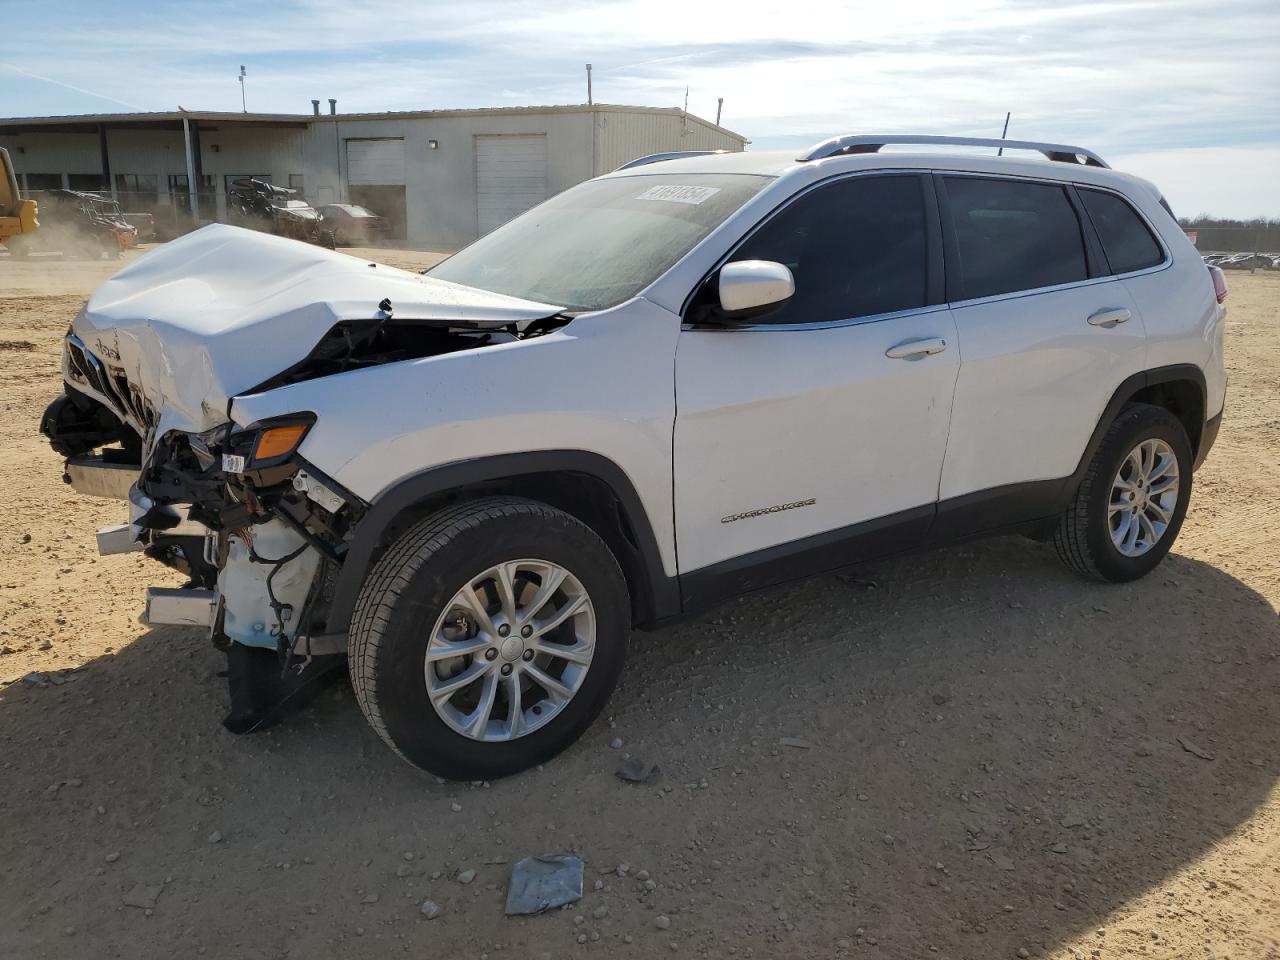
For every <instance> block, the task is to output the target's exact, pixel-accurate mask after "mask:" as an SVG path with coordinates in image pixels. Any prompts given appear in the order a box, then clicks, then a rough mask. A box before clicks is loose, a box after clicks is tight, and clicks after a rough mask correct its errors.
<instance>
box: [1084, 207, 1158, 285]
mask: <svg viewBox="0 0 1280 960" xmlns="http://www.w3.org/2000/svg"><path fill="white" fill-rule="evenodd" d="M1079 192H1080V199H1081V200H1083V201H1084V208H1085V210H1087V211H1088V212H1089V219H1090V220H1092V221H1093V228H1094V229H1095V230H1097V231H1098V239H1099V240H1101V241H1102V250H1103V252H1104V253H1105V254H1106V255H1107V262H1108V263H1109V264H1110V265H1111V272H1112V273H1129V272H1131V271H1133V270H1145V269H1146V268H1147V267H1154V266H1155V265H1156V264H1157V263H1160V262H1161V261H1162V260H1164V251H1163V250H1161V249H1160V244H1158V243H1157V242H1156V239H1155V237H1153V236H1152V235H1151V231H1150V230H1148V229H1147V225H1146V224H1145V223H1143V222H1142V218H1141V217H1140V216H1138V214H1137V211H1135V210H1134V209H1133V207H1131V206H1129V204H1128V203H1126V202H1125V201H1124V200H1122V199H1120V198H1119V197H1117V196H1116V195H1115V194H1114V193H1103V192H1102V191H1101V190H1087V189H1083V188H1082V189H1080V191H1079Z"/></svg>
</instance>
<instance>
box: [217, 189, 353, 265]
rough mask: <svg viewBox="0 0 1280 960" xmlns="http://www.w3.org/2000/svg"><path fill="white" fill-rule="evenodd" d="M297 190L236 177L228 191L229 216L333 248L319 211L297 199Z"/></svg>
mask: <svg viewBox="0 0 1280 960" xmlns="http://www.w3.org/2000/svg"><path fill="white" fill-rule="evenodd" d="M296 193H297V191H296V190H290V189H289V188H288V187H277V186H275V185H274V184H271V183H268V182H267V181H265V180H258V179H256V178H254V177H242V178H241V179H239V180H233V181H232V182H231V189H230V190H229V191H228V192H227V218H228V219H229V220H230V221H231V223H233V224H235V225H236V226H239V227H249V228H251V229H254V230H261V231H263V232H265V233H274V234H276V235H277V236H281V237H289V238H290V239H291V240H302V241H304V242H306V243H315V244H319V245H320V246H322V247H328V248H329V249H331V250H332V249H333V245H334V241H333V234H332V233H331V232H330V231H329V230H328V229H327V228H326V227H324V226H323V225H322V224H321V222H320V213H319V211H317V210H316V209H315V208H314V207H313V206H311V204H309V203H307V202H306V201H305V200H298V199H294V194H296Z"/></svg>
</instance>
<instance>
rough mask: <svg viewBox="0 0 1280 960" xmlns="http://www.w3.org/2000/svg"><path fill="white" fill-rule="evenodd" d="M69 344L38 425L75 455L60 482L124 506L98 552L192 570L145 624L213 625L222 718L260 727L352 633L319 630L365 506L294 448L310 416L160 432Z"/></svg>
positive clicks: (150, 604)
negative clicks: (225, 702)
mask: <svg viewBox="0 0 1280 960" xmlns="http://www.w3.org/2000/svg"><path fill="white" fill-rule="evenodd" d="M67 352H68V356H69V357H70V358H71V359H69V361H68V362H67V364H66V372H67V380H68V382H67V385H66V389H65V393H64V394H63V396H60V397H58V398H57V399H56V400H55V401H54V402H53V403H52V404H50V406H49V408H48V409H47V410H46V411H45V414H44V417H43V418H42V421H41V432H42V433H43V434H44V435H45V436H46V437H47V438H48V439H49V441H50V443H51V445H52V446H53V448H54V449H55V450H56V451H58V452H59V453H61V454H63V455H64V456H65V457H66V458H67V460H66V464H65V469H64V476H63V479H64V481H65V482H67V483H69V484H71V485H72V486H73V487H74V488H75V489H76V490H77V491H78V492H80V493H84V494H88V495H92V496H99V497H112V498H120V499H125V500H127V501H128V503H129V522H128V523H125V524H121V525H119V526H116V527H109V528H106V529H104V530H100V531H99V532H98V547H99V552H101V553H103V554H113V553H124V552H130V551H138V550H140V551H142V552H144V553H145V554H146V555H147V556H148V557H150V558H151V559H154V560H157V561H159V562H161V563H163V564H165V565H166V566H169V567H171V568H173V569H175V570H178V571H180V572H181V573H182V574H183V575H184V576H186V577H187V582H186V584H185V585H184V586H182V587H180V588H166V587H152V588H150V589H149V590H148V592H147V606H146V612H145V614H144V621H145V622H147V623H148V624H150V625H153V626H155V625H182V626H191V627H202V628H205V629H207V630H208V631H209V636H210V638H211V640H212V641H213V643H214V645H215V646H217V647H218V648H219V649H222V650H224V651H226V652H227V654H228V658H229V670H228V676H229V680H230V687H231V702H232V709H231V713H230V714H229V715H228V716H227V718H226V719H225V720H224V724H225V725H226V726H227V728H228V729H230V730H232V731H233V732H237V733H241V732H249V731H251V730H255V729H258V728H260V727H262V726H264V725H265V724H266V723H268V722H270V720H271V719H273V718H274V717H275V716H276V715H277V713H278V712H279V710H280V708H281V707H282V706H283V705H284V704H285V703H286V702H289V701H291V700H296V699H297V698H298V695H299V694H300V693H301V692H302V691H304V690H305V689H307V688H308V687H309V686H311V684H312V681H313V679H318V678H319V676H321V675H323V674H325V673H328V672H330V671H331V670H333V669H337V668H340V666H341V663H342V660H343V657H344V655H345V637H344V636H343V635H341V634H333V635H329V634H324V633H323V631H322V627H323V624H324V623H325V613H326V610H327V605H328V601H329V599H330V593H331V590H332V584H333V582H334V580H335V576H336V572H337V568H338V566H339V565H340V564H341V562H342V558H343V554H344V552H345V550H346V542H347V539H348V535H349V533H350V531H351V528H352V527H353V525H354V524H356V523H357V522H358V521H359V518H360V516H361V515H362V514H363V512H364V510H365V508H366V506H367V505H366V504H364V503H363V502H362V501H361V500H360V499H359V498H358V497H355V496H354V495H353V494H350V493H349V492H347V491H345V490H343V489H342V488H341V486H340V485H338V484H337V483H336V482H334V481H333V480H331V479H329V478H328V477H325V476H323V475H322V474H321V472H320V471H318V470H317V469H316V468H315V467H313V466H311V465H309V464H307V463H306V462H305V461H303V460H302V459H301V458H299V457H298V456H297V450H298V447H299V446H300V445H301V443H302V440H303V439H304V438H305V436H306V434H307V432H308V431H309V430H310V429H311V427H312V426H313V424H314V422H315V417H314V416H313V415H311V414H309V413H300V414H298V415H296V416H289V417H278V418H273V419H272V420H270V421H266V422H262V423H256V424H253V425H251V426H248V427H243V428H241V427H237V426H235V425H234V424H231V423H227V424H223V425H220V426H218V427H215V428H213V429H210V430H206V431H203V432H200V433H187V432H182V431H170V432H168V433H166V434H165V435H163V436H161V437H158V438H156V437H155V436H154V434H153V433H150V434H149V433H148V431H149V430H152V429H153V422H154V414H153V412H151V411H148V410H147V409H146V407H145V404H143V403H141V402H133V395H132V394H131V393H130V392H129V391H128V390H127V387H126V383H127V380H126V379H125V378H124V377H123V376H121V377H119V378H117V377H116V376H114V372H113V370H112V365H111V362H110V361H109V360H107V361H105V362H104V361H103V360H101V359H99V358H97V357H96V356H94V355H93V354H91V353H89V352H88V351H87V350H85V348H84V346H83V344H82V343H80V342H79V341H78V339H76V338H75V337H74V336H72V337H69V338H68V344H67ZM91 394H94V395H96V397H95V396H93V395H91ZM140 430H141V432H140Z"/></svg>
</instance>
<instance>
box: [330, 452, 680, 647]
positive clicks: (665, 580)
mask: <svg viewBox="0 0 1280 960" xmlns="http://www.w3.org/2000/svg"><path fill="white" fill-rule="evenodd" d="M566 474H569V475H578V476H585V477H587V478H590V479H593V480H596V481H598V482H600V483H603V484H604V485H605V486H606V487H607V488H608V489H609V491H610V493H611V494H612V495H613V496H614V498H615V499H616V502H617V503H618V506H619V509H620V510H621V512H622V515H623V518H624V519H625V522H626V524H627V525H628V527H629V532H630V534H631V536H632V537H633V538H634V545H635V556H634V557H633V558H631V559H633V560H634V561H635V563H636V564H637V567H638V572H639V573H640V574H641V575H640V576H639V577H637V578H634V579H635V580H638V581H639V582H630V581H631V578H629V582H630V586H631V589H632V591H633V594H634V595H633V598H632V606H633V611H634V617H635V620H636V623H637V625H639V626H645V625H648V624H651V623H654V622H657V621H659V620H665V619H668V618H670V617H673V616H676V615H678V614H679V612H680V608H681V602H680V589H679V582H678V580H677V578H675V577H669V576H667V574H666V572H665V570H664V569H663V565H662V555H661V552H660V550H659V548H658V540H657V537H656V536H655V535H654V531H653V525H652V523H651V522H650V518H649V515H648V513H647V512H646V511H645V509H644V505H643V503H642V502H641V500H640V495H639V494H638V493H637V492H636V489H635V485H634V484H633V483H632V482H631V479H630V477H628V476H627V474H626V472H625V471H624V470H623V469H622V468H621V467H619V466H618V465H617V464H616V463H614V462H613V461H612V460H610V459H608V458H607V457H605V456H602V455H600V454H597V453H592V452H590V451H587V450H539V451H529V452H524V453H509V454H499V455H496V456H491V457H483V458H479V459H476V460H463V461H457V462H454V463H447V464H443V465H441V466H438V467H432V468H430V469H427V470H424V471H422V472H420V473H416V474H412V475H410V476H408V477H405V478H403V479H401V480H399V481H397V482H396V483H395V484H394V485H392V486H391V487H389V488H387V489H386V490H384V491H383V492H382V493H380V494H378V496H376V497H375V498H374V499H373V501H372V502H371V503H370V505H369V509H368V512H367V513H366V514H365V515H364V517H363V518H362V519H361V520H360V523H359V524H358V525H357V526H356V528H355V531H354V536H353V537H352V539H351V541H350V543H349V544H348V547H347V552H346V557H345V559H344V561H343V563H342V566H341V567H340V568H339V570H338V574H337V580H336V583H335V584H334V591H333V600H332V602H331V604H330V606H329V611H328V615H327V617H326V627H325V630H324V633H325V634H327V635H332V634H338V633H345V632H346V631H347V629H348V627H349V625H350V623H351V615H352V611H353V610H354V609H355V605H356V599H357V598H358V597H359V595H360V589H361V587H362V586H363V584H364V580H365V576H366V574H367V573H368V571H369V570H370V568H371V567H372V566H373V564H374V563H375V562H376V558H377V555H378V552H379V550H380V549H381V548H382V547H384V546H386V544H385V542H384V541H385V538H386V536H387V534H388V532H389V531H391V530H393V529H394V528H395V525H396V523H397V521H398V520H399V519H400V518H401V517H403V516H404V515H405V513H406V512H409V511H413V510H414V508H415V507H418V506H420V505H421V504H423V503H425V502H429V501H431V500H432V499H435V498H439V497H442V496H446V495H448V494H451V493H454V492H457V493H459V494H463V495H465V493H466V491H467V490H468V488H484V487H485V486H486V485H487V486H493V485H501V484H502V483H503V482H504V481H508V482H510V481H514V480H518V479H522V478H529V477H537V476H548V475H551V476H554V475H566ZM628 539H631V538H628ZM618 559H619V561H620V562H622V563H623V566H624V569H625V568H626V565H627V564H626V559H625V558H622V557H619V558H618Z"/></svg>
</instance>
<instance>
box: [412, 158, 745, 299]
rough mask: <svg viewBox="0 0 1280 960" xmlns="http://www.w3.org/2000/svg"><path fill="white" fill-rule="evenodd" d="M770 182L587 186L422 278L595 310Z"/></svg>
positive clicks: (688, 180)
mask: <svg viewBox="0 0 1280 960" xmlns="http://www.w3.org/2000/svg"><path fill="white" fill-rule="evenodd" d="M769 180H770V178H769V177H761V176H753V175H748V174H705V173H702V174H693V173H683V174H672V175H670V176H653V175H644V176H635V177H610V178H608V179H604V180H588V181H587V182H586V183H581V184H579V185H578V186H576V187H573V188H571V189H569V190H566V191H565V192H564V193H561V194H558V195H557V196H554V197H552V198H551V199H550V200H548V201H547V202H546V203H543V204H541V205H540V206H537V207H534V208H533V209H532V210H530V211H528V212H527V213H524V214H521V215H520V216H519V217H516V218H515V219H514V220H511V221H510V222H508V223H506V224H503V225H502V226H501V227H499V228H498V229H497V230H494V231H493V232H492V233H490V234H488V235H487V236H484V237H481V238H480V239H479V240H477V241H476V242H475V243H473V244H471V246H469V247H467V248H465V249H464V250H461V251H459V252H458V253H456V254H454V255H453V256H452V257H450V258H449V259H448V260H445V261H444V262H443V263H441V264H439V265H438V266H436V267H434V268H432V269H431V270H429V271H427V273H428V274H430V275H431V276H432V277H436V278H437V279H440V280H448V281H450V282H452V283H461V284H465V285H466V286H469V287H477V288H479V289H481V290H490V291H492V292H494V293H505V294H507V295H508V296H512V297H520V298H522V299H525V300H537V301H539V302H541V303H554V304H558V305H560V306H563V307H566V308H568V309H572V310H602V309H604V308H605V307H611V306H613V305H614V304H618V303H621V302H622V301H623V300H627V299H629V298H631V297H633V296H635V295H636V294H637V293H639V292H640V291H641V290H643V289H644V288H645V287H647V286H648V285H649V284H650V283H652V282H653V281H654V280H656V279H657V278H658V277H660V276H661V275H662V274H663V273H664V272H665V271H666V270H667V269H668V268H669V267H671V266H672V265H673V264H675V263H676V261H678V260H679V259H680V258H681V257H683V256H684V255H685V254H686V253H688V252H689V251H690V250H691V249H693V247H694V245H695V244H697V243H698V241H700V240H702V238H703V237H705V236H706V235H707V234H709V233H710V232H711V231H712V230H714V229H715V228H716V227H717V226H719V225H720V224H721V223H723V222H724V221H725V220H726V219H727V218H728V217H729V215H730V214H732V213H733V212H734V211H735V210H737V209H738V208H739V207H741V206H742V205H743V204H744V203H746V201H747V200H749V199H750V198H751V197H753V196H755V194H756V193H758V192H759V191H760V190H761V189H762V188H763V187H764V185H765V184H766V183H768V182H769Z"/></svg>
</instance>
